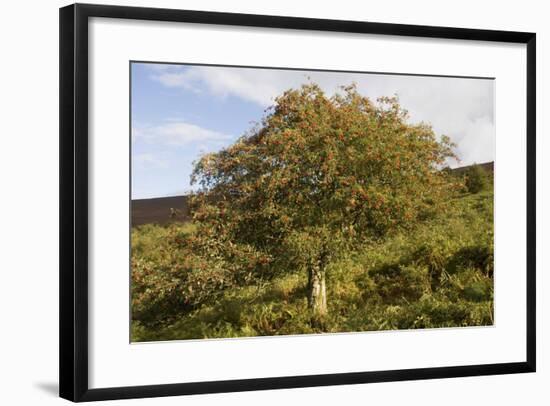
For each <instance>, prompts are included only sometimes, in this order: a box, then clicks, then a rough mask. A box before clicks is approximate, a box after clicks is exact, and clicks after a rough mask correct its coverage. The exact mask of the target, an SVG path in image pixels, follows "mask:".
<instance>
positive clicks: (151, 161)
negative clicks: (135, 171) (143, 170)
mask: <svg viewBox="0 0 550 406" xmlns="http://www.w3.org/2000/svg"><path fill="white" fill-rule="evenodd" d="M132 162H134V163H136V164H138V165H142V166H146V167H150V166H154V167H158V168H167V167H168V162H167V161H166V160H164V159H162V158H160V157H158V156H156V155H154V154H151V153H143V154H135V155H134V156H133V157H132Z"/></svg>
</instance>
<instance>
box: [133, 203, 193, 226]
mask: <svg viewBox="0 0 550 406" xmlns="http://www.w3.org/2000/svg"><path fill="white" fill-rule="evenodd" d="M188 198H189V197H188V196H172V197H157V198H154V199H139V200H132V226H140V225H142V224H150V223H156V224H168V223H174V222H185V221H188V220H189V209H188V204H187V200H188ZM173 210H174V211H175V210H177V211H175V212H173Z"/></svg>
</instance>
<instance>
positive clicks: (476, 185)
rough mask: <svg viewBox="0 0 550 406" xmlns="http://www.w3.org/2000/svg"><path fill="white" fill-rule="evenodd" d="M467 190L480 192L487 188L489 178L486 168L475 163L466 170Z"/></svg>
mask: <svg viewBox="0 0 550 406" xmlns="http://www.w3.org/2000/svg"><path fill="white" fill-rule="evenodd" d="M465 181H466V190H467V191H468V192H470V193H479V192H481V191H482V190H485V189H487V186H488V184H489V179H488V176H487V173H486V172H485V170H484V169H483V168H482V167H481V166H479V165H477V164H474V165H472V166H470V167H469V168H468V170H467V171H466V179H465Z"/></svg>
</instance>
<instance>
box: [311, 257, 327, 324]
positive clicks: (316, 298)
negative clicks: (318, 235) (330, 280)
mask: <svg viewBox="0 0 550 406" xmlns="http://www.w3.org/2000/svg"><path fill="white" fill-rule="evenodd" d="M308 285H309V296H308V304H309V308H310V309H311V311H312V313H313V317H314V318H322V317H323V316H325V315H326V314H327V289H326V284H325V266H324V264H323V261H319V263H317V264H315V265H313V266H311V268H310V269H309V283H308Z"/></svg>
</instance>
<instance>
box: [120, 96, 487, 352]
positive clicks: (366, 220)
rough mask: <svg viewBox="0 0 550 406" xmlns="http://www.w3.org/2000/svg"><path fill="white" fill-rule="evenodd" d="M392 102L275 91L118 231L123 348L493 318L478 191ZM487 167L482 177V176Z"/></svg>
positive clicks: (445, 150) (444, 145) (446, 149)
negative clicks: (124, 239)
mask: <svg viewBox="0 0 550 406" xmlns="http://www.w3.org/2000/svg"><path fill="white" fill-rule="evenodd" d="M452 148H453V145H452V144H451V143H450V142H449V139H448V138H446V137H442V138H441V139H440V140H438V139H437V137H436V136H435V134H434V133H433V131H432V129H431V127H429V126H428V125H426V124H420V125H411V124H409V123H408V117H407V113H406V112H405V111H404V110H402V109H401V107H400V106H399V104H398V101H397V99H395V98H382V99H380V100H379V101H378V103H377V104H375V103H372V102H371V101H370V100H369V99H367V98H364V97H362V96H360V95H359V94H358V93H357V92H356V90H355V88H354V87H353V86H351V87H347V88H343V94H342V95H336V96H334V97H332V98H327V97H326V96H325V95H324V94H323V93H322V91H321V90H320V89H319V88H318V87H317V86H316V85H306V86H303V87H302V88H300V89H298V90H289V91H287V92H285V93H284V94H283V95H282V96H281V97H279V98H278V99H277V100H276V104H275V106H274V107H273V108H272V109H271V110H270V111H269V112H268V114H267V116H266V117H265V118H264V120H263V121H262V124H261V125H260V126H258V128H256V129H254V130H253V131H251V133H250V134H248V135H246V136H244V137H242V138H241V139H240V140H239V141H237V142H236V143H235V144H234V145H232V146H230V147H228V148H227V149H224V150H222V151H220V152H218V153H214V154H209V155H206V156H204V157H203V158H201V159H200V160H199V161H198V162H197V163H196V166H195V172H194V179H195V181H196V182H197V183H199V184H200V185H201V187H202V189H201V191H200V192H198V193H196V194H195V195H194V196H193V197H192V198H191V201H190V209H191V213H192V221H191V222H189V223H185V224H181V223H180V224H172V225H168V226H157V225H146V226H140V227H136V228H134V229H133V230H132V258H131V261H132V319H133V320H132V339H133V341H153V340H173V339H189V338H212V337H239V336H257V335H281V334H284V335H288V334H306V333H315V332H347V331H367V330H385V329H410V328H430V327H453V326H474V325H475V326H478V325H490V324H492V323H493V193H492V190H490V189H491V188H489V187H487V186H486V185H484V187H482V188H476V189H474V188H469V189H467V188H466V187H465V185H466V184H467V182H469V181H470V180H471V179H472V178H473V176H472V175H470V176H468V174H466V175H462V174H459V173H454V172H453V171H448V170H440V169H438V168H440V167H441V166H442V164H443V163H444V162H445V161H446V160H447V159H448V158H452V157H453V156H454V155H453V152H452ZM484 176H488V175H484Z"/></svg>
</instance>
